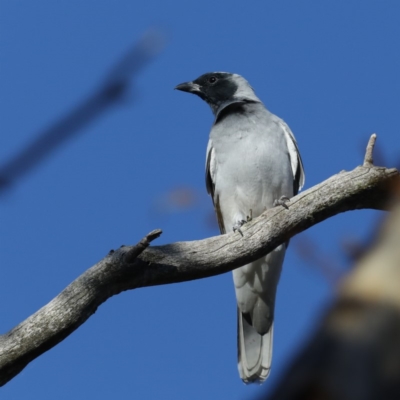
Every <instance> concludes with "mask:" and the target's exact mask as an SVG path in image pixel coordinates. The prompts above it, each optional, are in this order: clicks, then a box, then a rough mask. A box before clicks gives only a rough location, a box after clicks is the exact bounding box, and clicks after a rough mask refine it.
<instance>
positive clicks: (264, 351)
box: [176, 72, 305, 383]
mask: <svg viewBox="0 0 400 400" xmlns="http://www.w3.org/2000/svg"><path fill="white" fill-rule="evenodd" d="M176 89H178V90H182V91H184V92H189V93H193V94H196V95H197V96H199V97H200V98H202V99H203V100H204V101H206V102H207V103H208V105H209V106H210V107H211V110H212V112H213V114H214V116H215V121H214V124H213V126H212V128H211V132H210V139H209V142H208V147H207V159H206V185H207V191H208V193H209V194H210V195H211V197H212V200H213V203H214V208H215V212H216V214H217V219H218V224H219V228H220V231H221V233H222V234H223V233H226V232H231V231H232V230H234V231H236V230H239V232H240V233H241V231H240V227H241V225H243V223H244V222H245V221H247V220H248V219H250V218H252V217H257V216H259V215H260V214H262V213H263V212H264V211H265V210H266V209H268V208H271V207H273V206H274V205H276V204H282V201H284V200H285V198H289V197H292V196H294V195H296V194H297V192H298V191H299V190H300V189H301V188H302V187H303V185H304V178H305V177H304V169H303V164H302V161H301V158H300V154H299V150H298V147H297V143H296V140H295V138H294V136H293V133H292V132H291V130H290V129H289V127H288V126H287V125H286V123H285V122H284V121H283V120H281V119H280V118H278V117H277V116H276V115H274V114H272V113H270V112H269V111H268V110H267V109H266V108H265V106H264V105H263V103H262V102H261V101H260V99H259V98H258V97H257V96H256V94H255V93H254V90H253V88H252V87H251V86H250V85H249V83H248V82H247V81H246V80H245V79H244V78H243V77H241V76H240V75H237V74H230V73H226V72H213V73H207V74H204V75H202V76H200V77H199V78H197V79H196V80H194V81H192V82H186V83H182V84H180V85H178V86H177V87H176ZM282 199H283V200H282ZM286 247H287V244H283V245H280V246H278V247H277V248H276V249H275V250H273V251H272V252H271V253H269V254H268V255H267V256H265V257H263V258H261V259H259V260H257V261H254V262H252V263H250V264H248V265H245V266H243V267H241V268H238V269H235V270H234V271H233V281H234V283H235V291H236V298H237V303H238V367H239V374H240V377H241V378H242V379H243V381H244V382H245V383H250V382H259V383H262V382H263V381H264V380H265V379H266V378H267V377H268V375H269V372H270V369H271V359H272V338H273V321H274V307H275V295H276V289H277V286H278V281H279V276H280V274H281V269H282V263H283V259H284V256H285V251H286Z"/></svg>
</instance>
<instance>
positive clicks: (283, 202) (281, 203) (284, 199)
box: [274, 196, 290, 210]
mask: <svg viewBox="0 0 400 400" xmlns="http://www.w3.org/2000/svg"><path fill="white" fill-rule="evenodd" d="M288 202H290V199H289V197H286V196H281V198H280V199H279V200H274V207H276V206H282V207H285V208H286V210H289V206H288V205H287V204H286V203H288Z"/></svg>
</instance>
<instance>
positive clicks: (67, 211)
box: [0, 0, 400, 400]
mask: <svg viewBox="0 0 400 400" xmlns="http://www.w3.org/2000/svg"><path fill="white" fill-rule="evenodd" d="M399 15H400V3H399V2H396V1H385V2H378V1H367V0H365V1H363V2H360V1H354V0H350V1H349V0H347V1H335V2H329V3H328V2H317V1H304V2H298V1H280V2H278V1H275V2H272V1H253V2H243V1H230V2H229V3H228V2H212V1H209V0H204V1H202V2H196V3H195V2H192V3H190V2H187V1H172V2H165V1H160V0H148V1H146V2H145V3H143V2H142V3H140V4H139V2H133V1H125V0H121V1H103V0H101V1H100V0H99V1H85V2H78V1H68V2H67V1H57V2H55V1H49V0H40V1H37V2H31V1H28V0H3V1H1V3H0V126H1V135H0V162H1V163H2V162H4V161H6V160H8V159H9V158H10V157H12V155H13V154H15V152H16V151H18V150H19V149H20V148H21V147H22V146H23V145H24V144H26V143H27V141H29V140H30V139H31V138H33V137H35V135H36V134H37V133H39V132H40V131H41V130H43V129H44V128H46V127H48V126H49V125H50V124H51V123H52V122H54V121H56V120H57V119H58V118H59V117H61V116H63V115H64V114H65V113H66V112H68V111H69V110H70V109H71V108H72V107H74V106H75V105H77V104H78V103H79V102H80V101H81V100H82V99H83V98H84V97H85V96H86V95H88V94H89V93H91V92H92V91H93V90H94V89H95V88H96V87H97V85H98V84H99V83H100V82H101V80H102V78H103V76H104V75H105V74H106V73H107V71H108V69H109V68H110V67H111V66H112V65H113V64H114V62H115V61H116V60H118V58H119V57H120V56H122V55H123V54H124V52H125V51H126V50H127V49H128V48H129V47H130V46H131V45H132V43H134V42H135V40H137V39H138V38H139V37H140V36H141V35H142V34H143V32H144V31H146V30H147V29H148V28H149V27H151V26H161V27H163V29H164V31H165V32H166V35H167V37H168V40H167V46H166V47H165V49H164V51H163V52H162V53H161V54H160V55H159V56H158V57H157V58H156V59H155V61H154V62H152V63H151V64H150V65H149V66H148V67H147V68H146V69H145V70H144V71H142V73H141V74H140V75H139V76H138V79H137V80H136V81H135V90H133V88H132V90H131V92H130V93H128V95H127V96H126V99H125V100H124V101H123V102H121V104H119V105H118V106H117V107H114V108H113V109H112V110H111V111H110V112H108V113H107V114H105V115H103V116H102V117H101V118H99V119H98V120H97V121H96V122H95V123H93V124H92V125H90V126H89V127H87V128H86V129H85V130H84V131H82V133H81V135H80V136H79V137H77V138H75V139H74V140H72V141H71V142H69V143H67V144H66V145H64V146H63V147H62V148H60V149H59V150H58V151H56V152H55V153H54V154H52V156H51V157H49V158H48V159H47V160H46V161H45V162H44V163H43V164H41V165H40V166H39V167H38V168H36V169H35V170H34V171H32V173H30V174H29V175H27V176H26V177H24V178H23V179H22V180H21V181H19V182H18V184H17V185H15V187H14V188H13V189H12V190H10V191H9V192H8V193H7V194H6V195H3V196H2V197H0V216H1V217H0V218H1V222H0V235H1V241H0V266H1V268H0V274H1V279H0V332H1V333H5V332H6V331H8V330H9V329H11V328H12V327H14V326H15V325H16V324H18V323H19V322H21V321H22V320H24V319H25V318H26V317H28V316H29V315H31V314H32V313H33V312H35V311H36V310H38V309H39V308H40V307H42V306H43V305H44V304H46V303H47V302H48V301H50V300H51V299H52V298H53V297H54V296H56V295H57V294H58V293H59V292H60V291H61V290H62V289H63V288H64V287H65V286H66V285H68V284H69V283H70V282H71V281H72V280H73V279H75V278H76V277H77V276H79V275H80V274H81V273H82V272H84V271H85V270H86V269H87V268H89V267H90V266H91V265H93V264H94V263H96V262H97V261H98V260H100V259H101V258H102V257H103V256H105V255H106V254H107V252H108V251H109V250H110V249H112V248H116V247H119V246H120V245H121V244H133V243H135V242H137V241H138V240H139V239H140V238H141V237H142V236H143V235H145V234H146V233H148V232H149V231H151V230H152V229H155V228H161V229H163V232H164V233H163V235H162V237H161V238H160V239H158V240H157V242H156V244H163V243H169V242H174V241H182V240H195V239H201V238H205V237H208V236H212V235H216V234H218V230H217V227H216V225H215V224H212V223H210V221H211V215H212V205H211V200H210V199H209V198H208V197H207V195H206V191H205V187H204V161H205V150H206V145H207V139H208V132H209V129H210V125H211V123H212V114H211V112H210V110H209V109H208V107H207V106H206V104H204V103H202V102H201V101H200V100H199V99H198V98H196V97H195V96H189V95H187V94H184V93H180V92H177V91H174V90H173V88H174V86H175V85H176V84H178V83H181V82H183V81H187V80H191V79H194V78H196V77H197V76H199V75H200V74H202V73H205V72H209V71H230V72H235V73H239V74H241V75H243V76H245V77H246V78H247V79H248V80H249V81H250V83H251V84H252V86H253V87H254V88H255V90H256V93H257V95H258V96H259V97H260V98H261V99H262V100H263V101H264V103H265V104H266V106H267V107H268V108H269V109H270V110H271V111H272V112H274V113H276V114H277V115H279V116H280V117H282V118H283V119H284V120H285V121H286V122H287V123H288V124H289V126H290V127H291V129H292V131H293V132H294V134H295V136H296V138H297V140H298V143H299V147H300V151H301V154H302V157H303V161H304V164H305V169H306V188H308V187H310V186H312V185H314V184H317V183H318V182H320V181H322V180H324V179H326V178H328V177H329V176H331V175H333V174H335V173H337V172H339V171H341V170H343V169H346V170H351V169H353V168H354V167H355V166H356V165H358V164H360V163H361V162H362V157H363V152H364V148H365V146H366V143H367V140H368V138H369V135H370V134H371V133H372V132H376V133H377V134H378V146H379V150H380V154H382V155H383V157H381V158H383V159H384V161H385V163H386V164H387V165H388V166H391V165H393V164H395V163H396V160H399V155H400V140H399V137H400V133H399V131H398V127H397V124H398V113H399V105H400V101H399V100H400V77H399V76H400V74H399V70H400V51H399V45H398V41H399V38H400V24H399ZM182 192H183V193H189V194H191V196H192V197H191V201H190V202H189V204H188V205H187V206H186V207H179V206H178V205H177V204H176V202H175V201H174V200H173V198H174V197H173V196H172V195H173V194H175V195H178V197H179V194H181V193H182ZM189 200H190V199H189ZM379 217H380V214H379V213H377V212H372V211H362V212H361V211H359V212H354V213H348V214H345V215H341V216H337V217H335V218H334V219H332V220H330V221H326V222H324V223H322V224H320V225H318V226H316V227H314V228H312V229H310V230H309V231H307V232H305V233H304V234H303V235H300V236H302V237H303V242H304V240H306V239H307V240H308V241H311V243H313V246H315V247H316V248H317V249H318V250H317V251H318V252H320V253H321V254H322V256H323V257H325V258H326V259H327V261H328V262H330V263H332V264H333V265H337V266H338V267H339V268H343V269H344V268H345V267H346V256H345V253H344V249H343V242H346V241H347V242H348V241H350V240H355V241H361V242H362V241H363V240H365V239H366V238H368V237H369V236H370V235H371V232H373V230H374V227H375V226H376V223H377V220H378V219H379ZM303 242H302V241H301V238H296V239H294V240H293V241H292V243H291V246H290V247H289V250H288V253H287V256H286V260H285V264H284V271H283V274H282V278H281V283H280V286H279V290H278V299H277V307H276V323H275V335H274V341H275V342H274V361H273V370H272V373H271V376H270V378H269V380H268V381H267V382H266V383H265V384H264V385H263V386H262V387H261V388H260V387H258V386H245V385H243V384H242V382H241V381H240V379H239V377H238V373H237V368H236V306H235V299H234V291H233V284H232V282H231V280H232V279H231V276H230V274H226V275H222V276H219V277H215V278H210V279H204V280H201V281H195V282H188V283H182V284H177V285H169V286H162V287H154V288H145V289H139V290H135V291H130V292H125V293H122V294H120V295H118V296H116V297H114V298H112V299H110V300H109V301H108V302H106V303H105V304H104V305H102V306H101V307H100V308H99V309H98V311H97V312H96V314H95V315H93V316H92V317H91V318H90V319H89V320H88V321H87V323H85V324H84V325H83V326H82V327H81V328H79V329H78V330H77V331H76V332H74V333H73V334H72V335H71V336H70V337H68V338H67V339H66V340H65V341H63V342H62V343H61V344H60V345H58V346H56V347H55V348H53V349H52V350H50V351H49V352H47V353H45V354H44V355H43V356H41V357H40V358H38V359H37V360H35V361H34V362H32V363H31V364H30V365H29V366H28V367H27V368H25V370H24V371H23V372H22V373H21V374H19V375H18V376H17V377H16V378H14V379H13V380H12V381H11V382H9V383H8V384H7V385H6V386H5V387H3V388H1V389H0V390H1V392H2V393H1V395H2V398H4V399H21V398H33V399H35V398H40V399H42V400H46V399H59V400H62V399H71V398H74V399H77V400H79V399H88V398H96V399H99V400H102V399H109V398H118V399H131V398H138V399H159V398H168V399H204V398H207V399H214V398H215V399H251V398H253V397H254V396H255V395H257V393H259V392H260V390H267V391H268V390H271V389H272V388H273V386H274V384H275V383H276V382H277V380H278V379H279V377H280V376H281V374H282V372H283V371H284V368H285V365H287V363H288V361H289V360H290V359H291V358H292V357H293V355H294V354H295V352H296V351H297V349H298V348H299V346H301V344H302V343H303V341H304V340H305V338H307V337H308V335H310V333H311V332H312V330H313V328H314V327H315V324H316V322H317V320H318V316H319V315H321V313H322V312H323V311H324V310H325V308H326V307H327V306H328V305H329V301H330V299H331V297H332V294H333V286H332V282H330V281H329V280H328V279H327V278H326V276H325V275H324V273H323V272H321V268H316V267H315V266H312V265H310V263H309V262H307V261H306V260H304V259H303V258H301V257H300V255H299V251H298V250H297V249H298V247H299V246H300V245H301V243H303Z"/></svg>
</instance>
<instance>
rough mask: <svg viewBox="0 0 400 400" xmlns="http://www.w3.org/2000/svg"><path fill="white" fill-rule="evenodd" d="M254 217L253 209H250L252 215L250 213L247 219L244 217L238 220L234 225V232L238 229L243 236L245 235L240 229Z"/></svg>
mask: <svg viewBox="0 0 400 400" xmlns="http://www.w3.org/2000/svg"><path fill="white" fill-rule="evenodd" d="M252 219H253V210H252V209H250V215H248V216H247V217H246V220H244V219H242V220H239V221H237V222H236V224H234V225H233V232H236V231H238V232H239V233H240V234H241V235H242V236H243V232H242V230H241V229H240V228H241V227H242V226H243V225H244V224H246V223H247V222H250V221H251V220H252Z"/></svg>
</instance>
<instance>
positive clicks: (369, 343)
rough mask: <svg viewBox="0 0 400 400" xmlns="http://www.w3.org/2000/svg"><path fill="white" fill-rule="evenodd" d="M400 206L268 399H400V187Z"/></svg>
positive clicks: (396, 191)
mask: <svg viewBox="0 0 400 400" xmlns="http://www.w3.org/2000/svg"><path fill="white" fill-rule="evenodd" d="M393 191H394V197H395V198H397V204H396V205H395V206H394V207H393V210H392V211H391V212H390V213H389V215H388V216H387V217H386V219H385V221H384V223H383V224H382V226H381V228H380V229H379V233H378V234H377V237H376V238H375V240H374V243H373V244H371V246H370V248H369V250H368V252H367V253H365V254H364V256H363V257H362V258H361V259H360V260H359V262H358V263H357V264H356V266H355V268H354V269H353V270H352V271H351V272H350V273H349V274H348V276H347V277H345V278H344V279H343V281H342V283H341V284H340V286H339V295H338V298H337V300H336V302H335V303H334V304H333V306H332V307H331V309H330V310H329V311H328V312H327V313H326V315H325V317H324V318H323V319H322V322H321V324H320V326H319V328H318V329H317V332H316V333H315V334H314V335H313V336H312V337H311V339H310V340H309V341H308V343H307V345H306V346H305V347H304V349H303V350H302V351H301V353H300V354H299V356H298V357H297V358H296V359H295V361H294V362H293V363H292V365H291V366H290V368H289V369H288V370H287V371H286V373H285V374H284V375H283V376H282V378H281V380H280V383H279V384H278V386H277V388H276V390H275V391H274V392H273V393H272V395H270V396H267V397H262V398H264V399H268V400H278V399H279V400H339V399H340V400H375V399H385V400H395V399H400V196H399V195H400V185H399V184H396V185H394V187H393Z"/></svg>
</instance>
